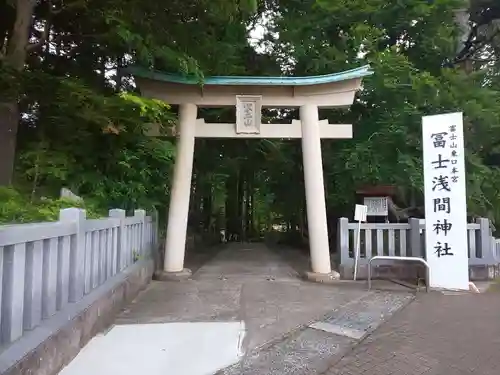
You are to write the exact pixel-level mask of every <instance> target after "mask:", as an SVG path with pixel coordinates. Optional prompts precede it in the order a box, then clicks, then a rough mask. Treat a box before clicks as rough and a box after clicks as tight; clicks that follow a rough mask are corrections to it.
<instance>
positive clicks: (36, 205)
mask: <svg viewBox="0 0 500 375" xmlns="http://www.w3.org/2000/svg"><path fill="white" fill-rule="evenodd" d="M70 207H78V208H85V209H86V211H87V217H89V218H98V217H102V216H106V213H105V212H103V211H102V210H99V209H98V208H96V207H94V206H93V205H92V204H88V203H84V202H76V201H74V200H71V199H68V198H61V199H51V198H41V199H37V200H35V201H33V202H32V201H30V199H28V198H26V197H25V196H23V195H22V194H20V193H19V192H18V191H17V190H15V189H13V188H6V187H0V225H4V224H21V223H33V222H42V221H57V220H58V218H59V210H61V209H63V208H70Z"/></svg>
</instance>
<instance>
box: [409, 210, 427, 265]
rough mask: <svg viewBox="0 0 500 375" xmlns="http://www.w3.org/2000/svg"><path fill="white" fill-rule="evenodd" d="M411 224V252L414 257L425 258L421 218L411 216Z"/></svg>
mask: <svg viewBox="0 0 500 375" xmlns="http://www.w3.org/2000/svg"><path fill="white" fill-rule="evenodd" d="M408 223H409V224H410V236H409V237H410V254H411V256H412V257H417V258H424V251H423V250H424V249H423V248H422V234H420V220H419V219H415V218H411V219H410V220H408Z"/></svg>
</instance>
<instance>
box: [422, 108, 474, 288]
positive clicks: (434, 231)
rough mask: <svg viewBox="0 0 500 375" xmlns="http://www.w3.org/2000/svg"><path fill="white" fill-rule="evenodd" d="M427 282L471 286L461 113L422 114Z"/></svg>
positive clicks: (437, 284) (463, 286)
mask: <svg viewBox="0 0 500 375" xmlns="http://www.w3.org/2000/svg"><path fill="white" fill-rule="evenodd" d="M422 146H423V152H424V180H425V184H424V185H425V189H424V190H425V246H426V256H427V262H428V263H429V265H430V268H431V276H430V286H431V287H433V288H444V289H465V290H467V289H469V259H468V251H467V250H468V249H467V246H468V244H467V202H466V195H465V165H464V151H465V150H464V136H463V115H462V113H450V114H445V115H437V116H425V117H423V118H422Z"/></svg>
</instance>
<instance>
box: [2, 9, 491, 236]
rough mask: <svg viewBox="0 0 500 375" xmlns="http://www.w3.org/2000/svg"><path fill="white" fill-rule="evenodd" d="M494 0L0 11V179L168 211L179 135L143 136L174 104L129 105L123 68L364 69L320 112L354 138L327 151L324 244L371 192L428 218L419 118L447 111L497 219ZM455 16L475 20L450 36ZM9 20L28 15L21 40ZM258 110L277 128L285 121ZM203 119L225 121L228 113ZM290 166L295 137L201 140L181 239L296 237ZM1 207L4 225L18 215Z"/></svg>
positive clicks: (474, 186) (480, 209)
mask: <svg viewBox="0 0 500 375" xmlns="http://www.w3.org/2000/svg"><path fill="white" fill-rule="evenodd" d="M496 3H497V2H496V1H494V0H473V1H471V2H470V4H467V2H464V1H463V0H348V1H346V0H300V1H299V0H281V1H276V0H259V1H256V0H240V1H239V2H234V1H229V0H216V1H206V0H203V1H194V0H184V1H179V0H173V1H169V2H167V3H164V2H153V1H149V0H148V1H144V0H143V1H138V0H120V1H118V0H113V1H98V0H41V1H34V0H15V1H11V0H0V55H1V57H0V102H1V103H0V184H4V185H7V184H9V183H10V182H12V183H13V184H14V186H15V187H16V189H18V190H19V191H20V194H21V195H20V196H22V197H23V198H22V199H25V200H26V202H28V201H31V202H33V204H35V203H36V202H41V201H40V197H48V198H47V199H50V197H57V194H58V192H59V190H60V188H61V187H68V188H70V189H72V190H73V191H74V192H76V193H77V194H79V195H81V196H83V197H84V198H85V199H86V200H88V201H89V202H92V204H94V205H95V206H96V207H98V209H100V210H107V209H108V208H111V207H122V208H125V209H131V208H137V207H139V206H140V207H144V208H150V207H153V206H154V207H157V208H158V209H159V210H160V212H161V213H165V210H166V208H167V206H168V197H169V187H170V177H171V174H172V165H173V160H174V157H175V140H174V139H171V138H168V137H164V138H151V137H148V136H147V135H145V131H146V130H147V129H148V127H149V126H151V124H161V125H162V126H163V128H165V129H166V128H168V127H170V126H172V124H173V120H174V118H175V108H170V107H169V106H168V103H161V102H158V101H154V100H149V99H144V98H141V97H140V96H139V95H138V93H137V92H136V91H135V88H134V85H133V80H132V79H131V77H129V76H127V75H126V74H124V71H123V69H122V68H123V67H125V66H127V65H129V64H132V63H139V64H142V65H145V66H147V67H155V68H157V69H162V70H166V71H170V72H180V73H183V74H194V75H196V76H197V77H199V78H200V80H202V79H203V77H204V76H207V75H211V74H223V75H231V74H239V75H251V74H258V75H279V74H288V75H314V74H323V73H331V72H335V71H339V70H344V69H349V68H353V67H356V66H360V65H364V64H367V63H369V64H371V66H372V67H373V70H374V71H375V74H374V75H373V76H372V77H370V78H368V79H365V81H364V88H363V90H362V92H360V94H359V96H358V98H357V100H356V103H355V105H354V106H353V107H352V108H351V109H350V110H348V111H325V112H324V113H322V114H321V116H322V117H323V118H329V119H330V120H331V122H340V123H346V122H352V123H353V124H354V126H355V134H354V139H353V140H346V141H336V140H333V141H325V142H324V143H323V159H324V168H325V181H326V183H327V201H328V202H327V204H328V212H329V219H330V222H331V228H332V230H331V232H332V234H334V230H333V229H334V227H335V225H336V219H337V218H338V217H340V216H343V215H351V212H350V211H351V209H352V204H353V202H354V200H355V198H356V197H355V190H356V188H358V187H361V186H365V185H373V184H384V185H385V184H393V185H396V186H397V187H398V189H399V191H400V194H399V197H398V200H397V204H398V206H399V208H401V212H405V213H406V214H408V213H411V214H412V215H423V214H424V213H423V207H422V206H423V200H422V198H423V197H422V184H423V181H422V165H421V145H420V121H421V116H422V115H427V114H435V113H438V112H446V111H455V110H460V111H463V112H464V114H465V118H466V129H465V132H466V143H467V156H466V164H467V173H468V198H469V211H470V212H469V213H470V215H471V216H475V215H481V216H488V217H490V218H492V219H494V220H496V221H499V220H500V194H499V189H500V173H499V169H498V166H499V165H500V132H499V131H498V130H499V129H498V127H499V125H500V105H499V103H500V79H499V67H500V63H499V62H498V60H497V59H498V57H499V46H500V42H499V35H500V33H499V30H500V26H499V24H500V22H499V20H500V10H499V9H498V6H497V4H496ZM461 8H463V9H468V13H469V14H470V20H469V22H468V23H465V24H463V23H462V24H461V25H460V24H459V23H457V12H456V11H457V10H458V9H461ZM23 15H24V16H23ZM20 17H21V18H22V17H25V20H26V19H27V20H28V23H27V24H26V25H28V26H29V27H28V28H27V29H26V32H25V33H24V34H23V32H22V31H23V30H22V25H21V26H19V22H16V20H17V21H19V20H20ZM464 26H465V29H464ZM20 27H21V28H20ZM249 35H252V36H253V39H251V38H249ZM263 115H264V119H265V120H266V121H274V122H278V121H290V119H292V118H296V116H297V114H296V112H295V111H293V110H290V111H285V112H283V111H281V112H280V114H279V116H278V113H277V112H276V111H273V110H267V111H266V112H265V113H264V114H263ZM200 116H202V117H205V119H206V120H207V121H221V122H231V121H234V120H233V119H234V110H232V109H219V110H203V111H200ZM17 124H19V126H18V130H17ZM14 125H16V126H14ZM16 132H17V137H16ZM9 137H10V138H9ZM12 138H13V139H15V140H16V144H17V152H16V158H15V160H16V163H15V170H14V173H10V169H9V168H10V167H9V160H11V159H12V158H11V156H12V155H13V154H12V152H11V151H13V148H12V147H10V146H11V144H10V143H9V142H11V140H12ZM11 143H12V142H11ZM9 150H10V151H9ZM9 152H10V154H9ZM11 154H12V155H11ZM9 158H10V159H9ZM11 161H12V160H11ZM301 164H302V160H301V153H300V143H299V142H295V141H285V140H278V141H274V140H273V141H270V140H260V141H253V140H252V141H241V140H227V141H226V140H224V141H222V140H198V141H197V146H196V155H195V165H194V173H193V174H194V175H193V186H192V190H193V194H192V200H191V215H190V228H191V230H193V231H195V232H199V233H210V232H213V233H215V232H217V230H218V228H221V227H225V228H226V229H227V231H228V234H229V235H231V236H233V237H239V238H246V239H250V238H252V237H256V236H259V235H260V234H261V233H262V232H264V231H265V229H267V228H269V227H270V226H271V225H273V224H282V225H284V226H285V227H287V228H288V229H289V230H290V231H291V232H295V230H296V228H299V229H298V231H297V232H298V233H296V235H297V238H299V237H302V236H303V235H304V232H305V228H306V225H305V223H306V221H307V218H306V214H305V208H304V191H303V174H302V165H301ZM12 176H13V178H12ZM4 197H5V195H4ZM5 199H6V198H5ZM9 199H10V198H9ZM16 199H18V198H16ZM36 204H38V203H36ZM0 205H5V203H1V202H0ZM6 210H7V211H9V209H6ZM6 210H2V211H0V212H2V215H4V219H3V220H4V221H5V220H14V219H16V220H17V218H16V217H13V216H12V215H11V214H8V215H7V214H3V212H6ZM9 215H10V216H9ZM21 216H22V215H21V214H20V216H19V217H21ZM28 216H29V215H28ZM49 216H50V215H49ZM403 217H404V215H403ZM6 218H7V219H6ZM32 219H33V220H36V219H41V218H40V217H32ZM23 220H25V219H23ZM26 220H29V219H26Z"/></svg>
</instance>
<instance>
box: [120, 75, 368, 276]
mask: <svg viewBox="0 0 500 375" xmlns="http://www.w3.org/2000/svg"><path fill="white" fill-rule="evenodd" d="M128 71H129V72H130V73H132V74H133V75H134V77H135V81H136V83H137V85H138V86H139V88H140V90H141V92H142V94H143V95H145V96H147V97H150V98H156V99H160V100H163V101H165V102H166V103H168V104H173V105H179V127H178V133H179V134H178V136H179V140H178V143H177V156H176V160H175V169H174V180H173V186H172V192H171V197H170V208H169V213H168V225H167V238H166V245H165V262H164V266H163V272H160V273H159V274H157V277H158V278H159V279H163V280H179V279H183V278H189V276H190V275H191V271H190V270H189V269H186V268H184V255H185V247H186V232H187V221H188V211H189V198H190V193H191V177H192V169H193V155H194V144H195V139H196V138H197V137H203V138H301V139H302V155H303V163H304V180H305V192H306V203H307V218H308V230H309V243H310V253H311V267H312V272H308V273H307V277H308V278H309V279H310V280H314V281H319V282H325V281H328V280H332V279H335V278H338V274H337V273H336V272H332V270H331V264H330V250H329V244H328V227H327V219H326V204H325V189H324V182H323V164H322V163H323V162H322V157H321V138H329V139H332V138H352V125H332V124H328V120H319V117H318V108H334V107H348V106H350V105H351V104H352V103H353V101H354V95H355V93H356V91H357V90H358V89H359V88H360V87H361V80H362V78H363V77H365V76H368V75H371V74H372V72H371V71H370V67H369V66H364V67H361V68H357V69H353V70H349V71H344V72H341V73H335V74H328V75H322V76H312V77H210V78H206V79H205V80H204V82H203V85H199V82H198V81H196V80H194V79H190V78H186V77H183V76H178V75H170V74H164V73H160V72H155V71H150V70H145V69H142V68H138V67H132V68H129V70H128ZM224 106H236V123H235V124H207V123H205V121H204V119H198V118H197V109H198V107H224ZM262 107H271V108H279V107H289V108H290V107H291V108H293V107H299V108H300V120H294V121H292V123H291V124H262V123H261V109H262Z"/></svg>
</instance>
